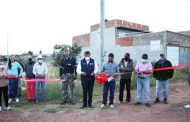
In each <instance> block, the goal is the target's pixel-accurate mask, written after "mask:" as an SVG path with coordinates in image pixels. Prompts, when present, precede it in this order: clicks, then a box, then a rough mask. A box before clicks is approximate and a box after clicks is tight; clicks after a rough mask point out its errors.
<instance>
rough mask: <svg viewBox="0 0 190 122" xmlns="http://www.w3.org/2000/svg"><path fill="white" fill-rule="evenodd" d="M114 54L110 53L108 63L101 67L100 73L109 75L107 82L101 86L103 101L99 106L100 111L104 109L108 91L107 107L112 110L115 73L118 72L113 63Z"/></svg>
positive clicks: (116, 66)
mask: <svg viewBox="0 0 190 122" xmlns="http://www.w3.org/2000/svg"><path fill="white" fill-rule="evenodd" d="M113 60H114V54H113V53H110V54H109V55H108V62H107V63H105V64H104V65H103V67H102V71H101V72H102V73H106V74H108V75H110V76H109V77H108V79H110V80H108V82H106V83H104V85H103V100H102V104H101V106H100V107H101V109H104V108H105V107H106V104H107V97H108V91H110V97H109V105H110V108H111V109H114V92H115V78H114V77H115V76H116V75H115V73H118V72H119V66H118V64H116V63H115V62H114V61H113Z"/></svg>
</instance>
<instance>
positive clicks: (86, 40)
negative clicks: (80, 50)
mask: <svg viewBox="0 0 190 122" xmlns="http://www.w3.org/2000/svg"><path fill="white" fill-rule="evenodd" d="M72 43H77V44H78V45H79V46H82V47H90V34H89V33H87V34H83V35H79V36H74V37H73V38H72Z"/></svg>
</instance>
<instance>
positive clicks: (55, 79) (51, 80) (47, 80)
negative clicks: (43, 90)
mask: <svg viewBox="0 0 190 122" xmlns="http://www.w3.org/2000/svg"><path fill="white" fill-rule="evenodd" d="M25 81H26V82H63V81H65V80H64V79H60V78H45V79H30V80H25Z"/></svg>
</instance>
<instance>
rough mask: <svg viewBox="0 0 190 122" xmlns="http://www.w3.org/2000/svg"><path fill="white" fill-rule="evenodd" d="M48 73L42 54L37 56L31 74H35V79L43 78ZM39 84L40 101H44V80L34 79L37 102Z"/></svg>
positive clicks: (37, 99) (37, 101)
mask: <svg viewBox="0 0 190 122" xmlns="http://www.w3.org/2000/svg"><path fill="white" fill-rule="evenodd" d="M47 73H48V68H47V65H46V63H45V62H43V57H42V55H39V56H38V57H37V62H36V63H35V64H34V67H33V74H34V75H35V78H36V79H45V77H46V75H47ZM40 86H41V91H42V96H41V101H42V102H45V82H44V81H36V82H35V102H36V103H39V100H40V98H39V87H40Z"/></svg>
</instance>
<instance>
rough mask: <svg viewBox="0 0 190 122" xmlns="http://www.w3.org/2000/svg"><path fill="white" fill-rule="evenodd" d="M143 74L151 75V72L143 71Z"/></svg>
mask: <svg viewBox="0 0 190 122" xmlns="http://www.w3.org/2000/svg"><path fill="white" fill-rule="evenodd" d="M143 74H151V72H146V71H145V72H143Z"/></svg>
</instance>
